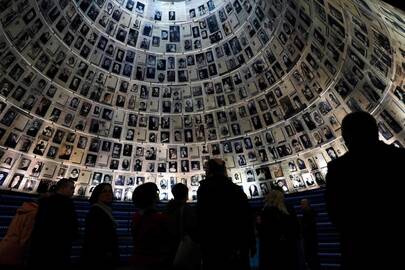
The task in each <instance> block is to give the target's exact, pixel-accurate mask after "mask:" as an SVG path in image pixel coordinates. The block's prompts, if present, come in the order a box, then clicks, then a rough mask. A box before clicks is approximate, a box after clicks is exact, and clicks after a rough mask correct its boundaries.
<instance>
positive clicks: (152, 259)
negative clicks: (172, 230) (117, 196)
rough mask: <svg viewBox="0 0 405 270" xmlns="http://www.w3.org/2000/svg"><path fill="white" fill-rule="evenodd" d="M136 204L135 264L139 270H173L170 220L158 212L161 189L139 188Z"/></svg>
mask: <svg viewBox="0 0 405 270" xmlns="http://www.w3.org/2000/svg"><path fill="white" fill-rule="evenodd" d="M132 200H133V202H134V205H135V207H136V209H137V211H136V213H135V214H134V217H133V219H132V236H133V240H134V254H133V257H132V264H133V267H134V269H136V270H161V269H170V267H171V264H172V256H171V253H170V252H171V249H170V235H169V229H168V222H169V220H168V217H167V215H166V214H164V213H161V212H159V211H158V210H157V206H156V205H157V203H158V201H159V189H158V187H157V186H156V184H155V183H151V182H148V183H145V184H142V185H139V186H138V187H136V188H135V190H134V192H133V193H132Z"/></svg>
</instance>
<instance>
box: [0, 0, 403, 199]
mask: <svg viewBox="0 0 405 270" xmlns="http://www.w3.org/2000/svg"><path fill="white" fill-rule="evenodd" d="M309 5H311V6H309ZM372 5H375V7H376V8H380V9H382V10H383V11H384V13H383V14H373V15H370V14H371V13H367V14H366V13H364V10H365V7H364V6H363V4H361V3H359V4H351V5H348V6H346V7H345V11H343V8H342V6H340V4H339V2H338V1H332V0H330V1H319V0H314V1H312V2H306V1H298V0H291V1H288V2H285V3H281V2H279V1H253V0H235V1H217V0H208V1H201V2H199V3H198V2H197V1H184V2H183V1H181V2H174V3H171V2H161V1H145V0H144V1H133V0H116V1H111V0H110V1H108V0H107V1H105V0H97V1H89V0H78V1H68V0H64V1H52V0H39V1H33V0H27V1H22V2H20V1H15V2H14V1H1V0H0V14H1V17H0V18H1V19H0V28H1V29H0V186H1V188H3V189H12V190H19V191H22V192H35V191H36V189H37V188H38V186H40V185H52V184H54V181H55V180H56V179H59V178H61V177H69V178H72V179H74V180H75V181H76V183H77V184H76V192H75V194H76V195H77V196H89V195H90V194H91V192H92V189H93V188H94V186H95V185H97V184H98V183H101V182H109V183H112V184H113V186H114V196H115V198H116V199H119V200H130V198H131V196H132V191H133V189H134V188H135V187H136V186H137V185H139V184H141V183H144V182H148V181H153V182H155V183H157V184H158V186H159V188H160V191H161V192H160V196H161V199H162V200H167V199H170V196H171V195H170V187H171V186H172V185H174V184H175V183H178V182H182V183H185V184H187V185H188V186H189V187H190V189H191V191H192V192H191V197H190V199H195V194H196V193H195V192H196V190H197V189H198V185H199V181H201V180H202V179H204V165H205V162H206V161H207V160H208V159H209V158H211V157H217V158H222V159H224V160H225V161H226V164H227V167H228V170H229V171H228V172H229V176H230V177H232V180H233V181H234V182H235V183H237V184H239V185H241V186H242V187H243V189H244V190H245V192H246V194H248V196H249V197H250V198H256V197H261V196H263V195H265V194H266V193H267V192H268V191H269V190H270V189H271V188H272V187H275V186H279V187H282V188H283V190H284V191H285V192H297V191H302V190H307V189H311V188H317V187H319V186H323V185H324V184H325V180H324V177H325V174H326V166H327V162H329V161H330V160H333V159H335V158H337V157H338V156H341V155H343V154H344V153H345V152H346V148H345V146H344V143H343V141H342V139H341V134H340V124H341V121H342V119H343V117H344V116H345V115H346V114H347V113H349V112H351V111H356V110H365V111H369V112H371V113H373V114H374V115H375V116H376V117H377V120H378V127H379V131H380V135H381V139H382V140H384V141H386V142H387V143H390V144H394V145H396V146H398V147H403V145H404V143H405V142H404V138H405V131H404V129H403V125H402V123H401V121H402V119H403V116H404V115H405V98H404V97H405V90H404V87H403V81H402V79H401V78H403V74H405V70H404V67H403V63H405V46H404V44H405V42H404V38H403V36H401V33H398V31H399V30H398V29H397V28H398V27H397V28H395V29H391V28H389V27H388V28H387V26H390V25H391V26H392V20H394V19H395V16H394V15H393V18H394V19H392V20H391V19H390V17H389V12H388V11H387V10H388V9H387V6H386V5H385V4H380V3H374V2H372ZM393 12H395V11H393ZM345 13H346V15H347V16H346V15H345ZM384 22H387V23H386V24H384ZM393 31H395V33H394V32H393ZM349 35H350V39H348V38H347V36H349Z"/></svg>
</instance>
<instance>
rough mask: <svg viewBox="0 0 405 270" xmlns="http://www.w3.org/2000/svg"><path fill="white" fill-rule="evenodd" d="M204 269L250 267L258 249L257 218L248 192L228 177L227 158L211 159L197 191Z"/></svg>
mask: <svg viewBox="0 0 405 270" xmlns="http://www.w3.org/2000/svg"><path fill="white" fill-rule="evenodd" d="M197 218H198V226H199V232H200V235H199V238H200V243H201V250H202V258H203V269H206V270H212V269H234V270H236V269H250V264H249V251H250V253H251V255H252V256H253V255H254V254H255V252H256V250H255V249H256V246H255V237H254V220H253V215H252V213H251V210H250V208H249V204H248V200H247V196H246V194H245V193H244V192H243V190H242V188H241V187H239V186H238V185H236V184H234V183H232V180H231V179H229V178H228V177H227V172H226V167H225V162H224V161H223V160H219V159H211V160H209V161H208V163H207V168H206V179H205V180H203V181H201V182H200V187H199V189H198V191H197Z"/></svg>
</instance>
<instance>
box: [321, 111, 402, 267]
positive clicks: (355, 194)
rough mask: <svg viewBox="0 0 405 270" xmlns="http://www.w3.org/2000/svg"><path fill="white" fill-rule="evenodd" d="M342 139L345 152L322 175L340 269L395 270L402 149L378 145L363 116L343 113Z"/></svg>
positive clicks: (366, 116)
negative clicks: (337, 236) (337, 239)
mask: <svg viewBox="0 0 405 270" xmlns="http://www.w3.org/2000/svg"><path fill="white" fill-rule="evenodd" d="M342 136H343V139H344V141H345V144H346V146H347V148H348V150H349V151H348V152H347V153H346V154H345V155H343V156H341V157H339V158H337V159H335V160H333V161H331V162H329V163H328V173H327V176H326V203H327V210H328V213H329V217H330V219H331V221H332V223H333V224H335V226H336V228H337V230H338V232H339V233H340V240H341V252H342V269H396V268H398V265H403V259H402V257H403V254H402V251H400V250H401V248H399V247H401V246H403V240H402V239H404V228H405V227H404V222H403V221H402V220H403V219H402V218H400V217H399V215H401V214H400V213H402V212H403V199H402V198H403V191H404V180H405V177H404V166H405V150H404V149H399V148H396V147H394V146H391V145H386V144H385V143H383V142H381V141H379V140H378V128H377V124H376V120H375V119H374V118H373V117H372V116H371V115H370V114H368V113H366V112H354V113H350V114H348V115H347V116H346V117H345V118H344V119H343V122H342ZM388 186H390V188H387V187H388ZM381 189H382V190H381Z"/></svg>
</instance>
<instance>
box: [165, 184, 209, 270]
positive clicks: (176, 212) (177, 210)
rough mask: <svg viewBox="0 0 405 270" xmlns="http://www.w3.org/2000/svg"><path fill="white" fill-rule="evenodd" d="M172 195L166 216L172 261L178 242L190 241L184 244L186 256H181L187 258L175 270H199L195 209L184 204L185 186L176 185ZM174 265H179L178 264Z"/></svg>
mask: <svg viewBox="0 0 405 270" xmlns="http://www.w3.org/2000/svg"><path fill="white" fill-rule="evenodd" d="M172 194H173V197H174V199H173V200H170V201H169V202H168V204H167V208H166V214H167V215H168V217H169V233H170V236H171V237H172V239H171V250H172V251H171V253H172V254H173V261H174V259H175V256H176V252H177V251H178V248H179V244H180V241H181V240H183V241H190V243H188V244H187V243H186V245H188V248H189V249H190V250H189V251H187V254H183V255H187V256H188V258H183V261H182V262H181V263H182V264H181V265H177V264H176V265H175V269H200V267H201V254H200V248H199V245H198V244H197V243H196V239H197V219H196V213H195V209H194V208H192V207H191V206H190V205H187V203H186V202H187V199H188V188H187V186H186V185H185V184H182V183H177V184H175V185H174V186H173V188H172ZM186 238H188V239H186ZM179 252H181V251H179ZM180 255H181V254H180ZM178 256H179V254H178ZM176 263H178V264H179V262H176Z"/></svg>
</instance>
